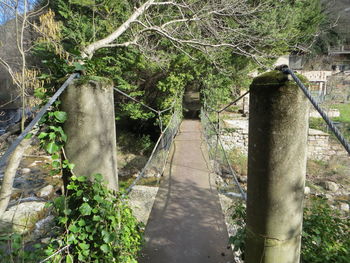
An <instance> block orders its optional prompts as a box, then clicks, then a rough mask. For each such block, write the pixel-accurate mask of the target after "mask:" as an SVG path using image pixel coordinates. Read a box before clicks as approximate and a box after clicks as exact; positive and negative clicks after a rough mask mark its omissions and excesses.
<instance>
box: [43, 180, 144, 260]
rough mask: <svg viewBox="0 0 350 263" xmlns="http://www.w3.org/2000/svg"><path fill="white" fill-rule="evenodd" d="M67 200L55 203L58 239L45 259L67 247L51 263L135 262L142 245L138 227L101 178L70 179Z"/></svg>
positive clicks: (123, 201)
mask: <svg viewBox="0 0 350 263" xmlns="http://www.w3.org/2000/svg"><path fill="white" fill-rule="evenodd" d="M67 188H68V189H69V196H68V197H67V198H66V197H64V196H61V197H59V198H57V199H55V200H54V207H55V208H56V210H57V213H58V217H57V220H58V225H59V226H61V230H60V231H61V232H62V231H63V233H64V235H61V236H59V237H58V238H57V239H55V240H54V242H52V244H51V246H50V247H49V248H48V249H47V250H46V252H47V254H48V255H51V254H53V253H54V252H55V251H57V250H58V249H60V248H62V247H65V246H69V249H67V250H66V251H65V253H60V254H57V255H56V256H55V257H54V258H53V261H52V262H61V260H62V259H65V260H66V262H73V261H74V262H100V263H102V262H106V263H107V262H108V263H109V262H118V263H122V262H125V263H126V262H127V263H132V262H137V261H136V258H137V254H138V252H139V250H140V247H141V244H142V231H141V225H140V224H139V223H138V222H137V220H136V218H135V217H134V216H133V215H132V212H131V209H130V208H129V207H128V206H127V204H126V202H125V200H124V199H123V197H122V196H121V195H120V194H118V193H117V194H115V193H112V192H111V191H109V190H107V189H106V187H105V186H104V185H103V181H102V176H101V175H95V176H94V182H91V181H89V180H87V178H86V177H82V176H81V177H75V176H73V177H72V181H71V183H70V184H69V185H68V187H67Z"/></svg>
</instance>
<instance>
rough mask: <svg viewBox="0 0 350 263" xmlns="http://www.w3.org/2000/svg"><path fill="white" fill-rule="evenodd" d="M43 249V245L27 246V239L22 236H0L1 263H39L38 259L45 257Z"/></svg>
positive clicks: (30, 244) (14, 234)
mask: <svg viewBox="0 0 350 263" xmlns="http://www.w3.org/2000/svg"><path fill="white" fill-rule="evenodd" d="M42 248H43V245H42V244H36V243H27V244H26V242H25V238H24V237H23V236H22V235H20V234H16V233H12V234H6V235H0V262H1V263H10V262H11V263H17V262H18V263H20V262H26V263H37V262H38V258H42V257H44V256H45V254H44V252H43V249H42Z"/></svg>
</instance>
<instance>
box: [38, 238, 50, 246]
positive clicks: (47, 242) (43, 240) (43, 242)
mask: <svg viewBox="0 0 350 263" xmlns="http://www.w3.org/2000/svg"><path fill="white" fill-rule="evenodd" d="M40 242H41V243H42V244H47V245H48V244H50V242H51V238H50V237H45V238H42V239H41V240H40Z"/></svg>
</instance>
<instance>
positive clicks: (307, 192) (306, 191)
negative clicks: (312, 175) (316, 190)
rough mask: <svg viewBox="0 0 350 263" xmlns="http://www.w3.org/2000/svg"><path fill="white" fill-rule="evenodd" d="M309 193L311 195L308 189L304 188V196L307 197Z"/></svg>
mask: <svg viewBox="0 0 350 263" xmlns="http://www.w3.org/2000/svg"><path fill="white" fill-rule="evenodd" d="M310 193H311V189H310V187H308V186H306V187H305V189H304V194H305V195H308V194H310Z"/></svg>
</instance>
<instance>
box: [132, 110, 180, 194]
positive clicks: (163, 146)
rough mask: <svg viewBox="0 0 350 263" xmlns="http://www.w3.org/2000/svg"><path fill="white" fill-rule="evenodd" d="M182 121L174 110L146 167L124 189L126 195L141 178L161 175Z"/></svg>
mask: <svg viewBox="0 0 350 263" xmlns="http://www.w3.org/2000/svg"><path fill="white" fill-rule="evenodd" d="M181 120H182V110H181V109H180V108H178V109H176V110H175V111H174V112H173V115H172V116H171V119H170V121H169V123H168V125H167V126H166V128H165V129H164V130H163V131H162V132H161V134H160V136H159V138H158V140H157V142H156V144H155V146H154V148H153V150H152V153H151V155H150V157H149V158H148V161H147V163H146V165H145V166H144V167H143V169H142V171H141V172H140V173H139V175H138V176H137V177H136V179H135V180H134V181H133V183H132V184H131V185H130V186H129V187H128V188H127V189H126V191H125V192H126V194H128V193H130V191H131V190H132V188H133V187H134V186H135V185H136V184H137V183H138V182H139V181H140V180H141V179H142V178H143V177H158V178H160V176H161V175H162V174H163V172H164V170H165V167H166V162H167V159H168V156H169V153H170V151H171V146H172V144H173V141H174V137H175V136H176V134H177V132H178V130H179V126H180V123H181Z"/></svg>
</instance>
